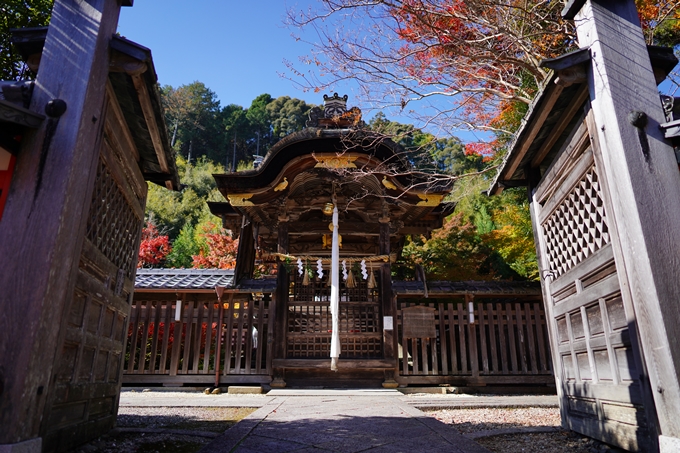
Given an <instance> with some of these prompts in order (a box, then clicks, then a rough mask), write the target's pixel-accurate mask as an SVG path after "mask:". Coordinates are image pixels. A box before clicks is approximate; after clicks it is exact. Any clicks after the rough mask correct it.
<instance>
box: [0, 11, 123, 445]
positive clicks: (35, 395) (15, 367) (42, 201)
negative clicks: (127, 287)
mask: <svg viewBox="0 0 680 453" xmlns="http://www.w3.org/2000/svg"><path fill="white" fill-rule="evenodd" d="M119 9H120V3H119V2H117V1H114V0H95V1H92V2H89V3H84V2H80V1H74V0H59V1H57V2H55V5H54V8H53V10H52V19H51V24H50V27H49V30H48V32H47V37H46V41H45V45H44V52H43V55H42V60H41V64H40V71H39V73H38V76H37V80H36V86H35V90H34V92H33V95H32V99H31V106H30V110H31V111H33V112H40V113H42V112H44V109H45V105H46V104H47V103H48V101H50V100H53V99H55V98H59V99H63V100H65V101H66V102H67V104H68V108H67V110H66V112H65V113H64V114H63V115H62V116H61V117H59V118H58V119H56V118H49V119H47V120H45V121H43V123H42V125H41V126H40V128H39V129H37V130H36V131H34V132H30V133H28V134H26V135H25V136H24V138H23V141H22V143H23V146H22V150H21V152H20V153H19V155H18V156H17V160H16V167H15V172H14V175H13V178H12V189H11V192H10V195H9V197H8V198H7V202H6V205H5V209H4V214H3V221H2V223H1V224H0V256H2V257H21V259H9V260H7V259H5V260H3V271H2V273H1V274H0V306H2V307H3V315H2V316H1V317H0V363H2V364H3V397H2V398H0V426H2V427H3V428H2V430H0V445H4V444H14V443H17V442H21V441H24V440H29V439H33V438H37V437H39V436H40V435H41V433H43V432H45V429H42V428H45V426H44V423H46V421H47V418H46V415H48V414H47V412H49V407H50V403H51V402H50V401H49V399H51V398H52V397H51V393H52V392H51V387H52V384H51V383H52V382H53V379H52V377H53V375H55V374H56V371H55V368H54V367H55V364H56V362H57V361H58V356H59V354H60V352H61V348H62V346H63V344H62V339H63V335H65V331H66V330H67V329H62V328H61V327H62V326H65V325H66V322H67V321H66V319H67V318H66V317H67V316H68V314H69V311H70V310H69V308H70V303H71V298H72V295H73V291H74V288H75V281H76V278H77V273H78V270H77V267H78V258H79V256H80V254H81V248H82V244H83V240H84V233H85V227H86V222H87V217H88V215H87V214H88V209H89V206H90V202H91V195H92V187H93V185H94V176H93V175H94V172H95V169H96V165H97V160H98V154H99V149H100V143H101V135H102V128H103V124H104V123H103V121H101V119H102V117H103V114H102V109H103V107H104V104H105V100H104V99H105V90H104V87H105V83H106V79H107V74H108V60H107V55H108V54H107V49H108V43H109V41H110V39H111V36H112V35H113V34H114V32H115V30H116V26H117V22H118V13H119ZM75 37H78V39H77V41H78V42H77V45H76V39H75ZM66 56H67V57H66ZM93 117H95V118H96V119H97V121H95V122H93V121H92V118H93ZM26 326H32V327H31V328H30V329H27V328H26ZM17 414H21V416H17ZM107 423H108V421H107ZM41 424H43V426H42V428H41ZM9 448H10V449H11V448H12V447H11V446H10V447H9Z"/></svg>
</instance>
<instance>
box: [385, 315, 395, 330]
mask: <svg viewBox="0 0 680 453" xmlns="http://www.w3.org/2000/svg"><path fill="white" fill-rule="evenodd" d="M383 329H384V330H394V324H393V322H392V317H391V316H383Z"/></svg>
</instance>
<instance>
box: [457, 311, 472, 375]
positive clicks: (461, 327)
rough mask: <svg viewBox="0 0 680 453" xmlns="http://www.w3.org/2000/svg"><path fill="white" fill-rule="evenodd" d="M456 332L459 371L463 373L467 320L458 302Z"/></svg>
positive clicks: (466, 353)
mask: <svg viewBox="0 0 680 453" xmlns="http://www.w3.org/2000/svg"><path fill="white" fill-rule="evenodd" d="M457 308H458V333H459V340H460V342H459V344H458V347H459V348H460V350H459V352H460V365H461V370H460V371H461V372H462V373H463V374H467V373H468V360H469V357H468V354H469V353H468V349H467V347H466V344H467V342H466V341H465V333H466V330H467V325H468V323H467V320H466V319H465V315H464V314H463V304H460V303H459V304H458V307H457Z"/></svg>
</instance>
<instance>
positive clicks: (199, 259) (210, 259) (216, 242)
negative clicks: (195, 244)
mask: <svg viewBox="0 0 680 453" xmlns="http://www.w3.org/2000/svg"><path fill="white" fill-rule="evenodd" d="M199 235H200V236H201V237H203V238H204V239H205V246H204V247H201V251H200V252H199V254H198V255H194V256H193V263H192V267H194V268H219V269H233V268H234V267H235V266H236V252H237V251H238V239H234V238H233V237H232V236H231V232H229V231H227V230H225V229H224V228H217V227H216V226H215V224H213V223H208V224H207V225H205V226H203V233H199Z"/></svg>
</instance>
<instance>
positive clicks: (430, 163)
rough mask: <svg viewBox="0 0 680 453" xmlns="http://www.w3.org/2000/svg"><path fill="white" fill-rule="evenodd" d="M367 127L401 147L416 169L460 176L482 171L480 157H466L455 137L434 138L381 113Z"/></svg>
mask: <svg viewBox="0 0 680 453" xmlns="http://www.w3.org/2000/svg"><path fill="white" fill-rule="evenodd" d="M368 127H369V128H370V129H372V130H374V131H376V132H380V133H381V134H384V135H386V136H388V137H390V138H391V139H392V140H393V141H395V142H396V143H398V144H399V145H401V146H403V147H404V149H405V150H406V153H407V155H408V159H409V160H410V161H411V162H412V163H413V164H414V165H415V166H416V167H418V169H419V170H425V171H428V170H429V171H432V172H439V173H448V174H451V175H462V174H465V173H468V172H471V171H473V172H476V171H480V170H482V169H483V168H484V165H483V162H482V158H481V156H479V155H474V156H472V155H470V156H468V155H466V153H465V147H464V146H463V144H462V143H461V141H460V140H459V139H458V138H456V137H448V138H437V137H435V136H434V135H432V134H430V133H427V132H423V131H422V130H421V129H419V128H417V127H415V126H413V125H411V124H403V123H399V122H397V121H390V120H388V119H387V118H386V117H385V115H384V114H383V113H382V112H378V113H377V114H376V115H375V116H374V117H373V118H372V119H371V121H370V122H369V123H368Z"/></svg>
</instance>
